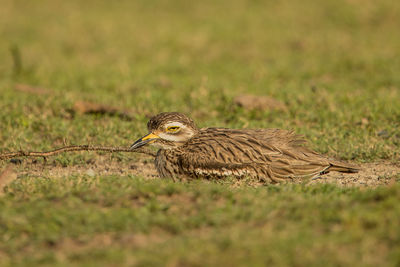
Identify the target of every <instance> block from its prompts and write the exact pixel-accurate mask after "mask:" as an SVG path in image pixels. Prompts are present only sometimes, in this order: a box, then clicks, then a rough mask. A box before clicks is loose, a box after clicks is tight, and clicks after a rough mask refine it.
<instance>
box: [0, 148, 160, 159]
mask: <svg viewBox="0 0 400 267" xmlns="http://www.w3.org/2000/svg"><path fill="white" fill-rule="evenodd" d="M73 151H106V152H111V153H112V152H136V153H143V154H147V155H150V156H153V157H155V154H154V153H153V152H151V151H150V150H146V149H136V150H129V148H126V147H107V146H91V145H81V146H64V147H60V148H57V149H54V150H51V151H44V152H33V151H22V150H21V151H17V152H7V153H1V154H0V160H6V159H11V158H17V157H42V158H46V157H48V156H54V155H57V154H60V153H63V152H73Z"/></svg>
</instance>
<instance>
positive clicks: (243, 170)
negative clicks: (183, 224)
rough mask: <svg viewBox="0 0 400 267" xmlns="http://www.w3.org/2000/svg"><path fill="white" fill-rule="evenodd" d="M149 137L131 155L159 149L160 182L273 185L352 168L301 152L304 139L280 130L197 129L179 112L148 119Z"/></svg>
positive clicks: (350, 170) (316, 154)
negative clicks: (234, 180)
mask: <svg viewBox="0 0 400 267" xmlns="http://www.w3.org/2000/svg"><path fill="white" fill-rule="evenodd" d="M147 128H148V130H149V133H148V134H147V135H146V136H144V137H142V138H140V139H139V140H137V141H136V142H135V143H133V145H132V146H131V148H130V149H131V150H134V149H137V148H139V147H142V146H144V145H147V144H152V145H157V146H158V147H160V150H158V152H157V156H156V158H155V167H156V169H157V171H158V174H159V175H160V176H161V177H172V178H173V177H177V178H180V177H181V178H211V177H215V178H223V177H227V176H234V177H245V176H248V177H253V178H256V179H259V180H261V181H264V182H270V183H276V182H281V181H285V180H291V179H294V178H303V177H311V178H312V177H316V176H319V175H322V174H326V173H328V172H330V171H338V172H345V173H353V172H357V171H358V169H357V168H356V167H353V166H351V165H348V164H347V163H343V162H339V161H335V160H330V159H328V158H326V157H324V156H322V155H320V154H318V153H316V152H314V151H312V150H311V149H309V148H307V147H305V146H304V145H305V142H306V141H305V140H304V139H303V138H302V136H300V135H296V134H294V133H293V132H291V131H286V130H280V129H241V130H236V129H227V128H201V129H199V128H197V127H196V125H195V123H194V122H193V120H192V119H190V118H189V117H187V116H186V115H184V114H182V113H177V112H165V113H160V114H158V115H156V116H154V117H152V118H151V119H150V121H149V122H148V123H147Z"/></svg>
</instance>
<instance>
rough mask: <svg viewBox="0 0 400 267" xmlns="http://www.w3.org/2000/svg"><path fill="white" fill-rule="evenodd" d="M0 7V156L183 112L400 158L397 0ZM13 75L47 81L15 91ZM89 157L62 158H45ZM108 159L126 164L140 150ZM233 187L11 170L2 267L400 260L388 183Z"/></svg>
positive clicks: (125, 135)
mask: <svg viewBox="0 0 400 267" xmlns="http://www.w3.org/2000/svg"><path fill="white" fill-rule="evenodd" d="M1 6H2V8H1V10H0V25H1V28H0V37H1V40H2V42H0V92H1V95H2V98H1V99H0V110H1V112H0V141H1V147H0V152H4V151H14V150H19V149H20V148H23V149H26V150H38V151H40V150H47V149H51V148H54V147H58V146H62V145H63V143H64V142H67V143H68V144H85V143H93V144H103V145H115V146H123V145H129V144H131V142H132V141H134V140H136V138H138V137H140V136H142V135H143V134H145V133H146V132H147V129H146V121H147V120H148V116H150V115H152V114H156V113H158V112H161V111H181V112H184V113H187V114H188V115H190V116H191V117H192V118H193V119H194V120H195V121H196V122H198V124H199V126H224V127H234V128H242V127H244V126H245V127H249V128H265V127H278V128H284V129H294V130H295V131H296V132H298V133H302V134H304V135H305V136H306V137H307V139H309V140H310V144H311V146H312V147H313V148H314V149H315V150H317V151H319V152H321V153H325V154H327V155H329V156H333V157H337V158H341V159H345V160H352V161H354V162H358V163H361V162H375V161H382V160H384V161H391V162H397V161H398V159H399V157H400V135H399V131H398V130H399V128H400V108H399V100H400V78H399V75H398V73H400V61H399V60H398V59H399V58H400V35H399V34H398V25H399V23H400V19H399V18H400V4H399V3H397V2H395V1H390V0H382V1H372V0H363V1H361V0H351V1H345V0H339V1H337V0H336V1H334V0H327V1H316V0H305V1H301V2H300V1H289V0H288V1H244V0H233V1H229V2H228V1H208V0H206V1H198V2H191V1H179V0H177V1H173V2H171V1H164V0H157V1H116V2H110V1H101V0H98V1H93V0H89V1H84V2H82V1H76V0H72V1H49V0H43V1H41V2H40V4H39V3H36V2H29V1H22V0H19V1H8V0H3V1H1ZM20 84H24V85H28V86H31V87H39V88H43V91H44V93H43V94H39V93H37V92H36V93H27V92H22V91H19V90H15V87H18V85H20ZM244 93H250V94H255V95H268V96H271V97H273V98H275V99H277V100H279V101H281V102H282V103H284V104H285V105H286V107H287V110H286V111H284V110H283V111H273V110H266V111H249V110H246V109H243V108H241V107H238V106H236V105H235V104H234V103H233V101H232V100H233V98H234V97H235V96H237V95H240V94H244ZM80 100H84V101H90V102H95V103H101V104H107V105H110V106H115V107H120V108H123V109H124V108H126V109H129V110H130V112H131V114H132V115H133V119H132V120H130V121H129V120H123V119H121V118H118V117H114V116H102V115H85V114H78V113H72V112H71V110H72V108H73V105H74V103H76V101H80ZM99 157H100V156H98V155H95V154H89V153H86V154H76V155H71V154H65V155H60V156H57V157H55V158H53V159H51V164H53V165H54V166H55V167H56V168H61V167H62V166H64V167H66V168H68V167H70V166H86V165H87V162H90V161H96V160H97V159H98V158H99ZM110 159H112V160H116V161H117V162H118V164H121V165H127V164H130V163H131V162H134V161H138V160H140V157H139V156H137V155H129V156H127V155H123V154H114V155H112V156H111V158H110ZM6 164H7V163H6V162H2V163H1V166H0V167H4V166H5V165H6ZM23 168H25V169H26V168H27V167H26V166H25V165H24V166H20V167H18V166H17V167H16V169H17V171H20V170H21V169H23ZM397 176H398V174H397ZM234 184H235V183H234V182H233V181H226V182H225V183H224V182H217V181H211V182H210V181H196V182H192V183H178V184H177V183H172V182H171V181H169V180H157V179H155V180H146V179H143V178H141V177H133V176H128V177H125V176H97V175H96V176H95V177H91V176H85V175H81V174H76V175H72V176H66V177H63V178H57V177H52V176H51V175H50V176H49V175H47V176H46V175H42V177H32V175H29V173H26V172H19V174H18V179H16V180H15V181H14V182H13V183H11V184H10V185H9V186H8V187H6V188H5V193H4V194H3V196H1V197H0V206H1V207H0V210H1V213H0V232H1V234H0V238H1V242H0V243H1V244H0V264H1V265H18V264H19V265H39V264H48V265H55V264H56V265H69V264H77V265H95V264H110V265H112V264H114V265H120V264H122V265H130V264H138V265H164V264H170V265H205V264H210V265H221V264H224V265H228V264H230V265H246V264H247V265H266V264H271V265H300V266H305V265H322V264H325V265H355V264H357V265H371V266H372V265H374V266H376V265H386V266H395V265H398V264H399V262H400V256H399V255H400V251H399V250H398V247H399V236H400V235H399V230H398V227H397V222H398V221H399V215H400V212H399V207H398V205H397V202H398V200H399V197H400V187H399V186H398V185H394V186H393V187H389V188H377V189H367V190H361V189H344V188H338V187H334V186H328V185H318V186H311V187H306V186H303V185H281V186H263V187H258V188H252V187H249V186H246V185H242V186H240V187H239V188H235V187H234V186H233V185H234Z"/></svg>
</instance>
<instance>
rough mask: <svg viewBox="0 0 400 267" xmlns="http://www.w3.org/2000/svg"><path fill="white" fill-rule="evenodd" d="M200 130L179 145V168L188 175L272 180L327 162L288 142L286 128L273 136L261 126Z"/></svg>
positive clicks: (315, 171)
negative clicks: (186, 142)
mask: <svg viewBox="0 0 400 267" xmlns="http://www.w3.org/2000/svg"><path fill="white" fill-rule="evenodd" d="M201 131H202V132H201V134H200V135H198V136H197V137H195V138H193V139H192V140H191V141H190V142H189V143H188V144H186V145H185V147H184V148H182V152H181V153H180V156H179V157H180V159H179V161H180V166H181V168H182V170H183V171H184V172H185V173H187V174H189V175H191V176H230V175H234V176H244V175H249V176H257V177H260V178H261V177H266V178H270V179H271V180H273V181H275V180H279V179H287V178H293V177H299V176H308V175H316V174H319V173H320V172H322V171H324V169H326V168H327V167H328V166H329V163H328V162H327V161H326V160H325V159H324V158H321V157H318V156H317V155H318V154H316V153H315V152H312V151H311V150H308V149H306V148H304V149H302V148H301V147H293V146H291V142H295V141H296V139H293V138H292V139H290V138H288V137H290V136H293V134H291V133H290V132H287V131H282V132H278V133H277V132H275V134H276V135H275V136H272V135H270V136H266V135H265V134H266V133H269V134H271V133H272V132H268V131H267V132H265V131H262V130H253V131H258V132H257V133H254V132H251V131H242V130H231V129H221V128H207V129H202V130H201ZM274 131H275V130H274ZM260 136H263V138H261V137H260ZM285 138H286V139H285ZM268 140H269V141H268Z"/></svg>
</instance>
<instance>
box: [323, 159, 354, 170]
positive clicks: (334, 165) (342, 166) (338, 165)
mask: <svg viewBox="0 0 400 267" xmlns="http://www.w3.org/2000/svg"><path fill="white" fill-rule="evenodd" d="M329 164H330V165H331V166H330V167H329V168H328V169H326V171H328V172H329V171H336V172H345V173H357V172H359V171H360V168H357V167H356V166H353V165H350V164H347V163H343V162H337V161H335V162H329Z"/></svg>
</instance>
